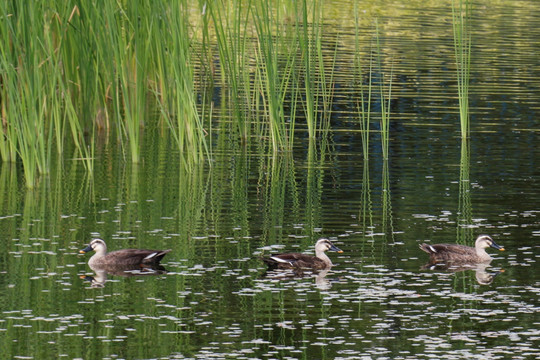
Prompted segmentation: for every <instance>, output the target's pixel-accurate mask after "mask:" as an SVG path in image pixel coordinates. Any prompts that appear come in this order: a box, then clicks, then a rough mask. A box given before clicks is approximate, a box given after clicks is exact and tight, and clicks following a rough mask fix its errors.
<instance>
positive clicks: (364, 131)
mask: <svg viewBox="0 0 540 360" xmlns="http://www.w3.org/2000/svg"><path fill="white" fill-rule="evenodd" d="M357 6H358V5H357V3H356V2H355V3H354V16H355V17H354V24H355V27H354V69H355V71H354V74H355V78H354V84H355V85H356V93H358V94H359V95H360V96H358V97H357V102H356V107H357V111H358V114H359V116H360V136H361V140H362V153H363V156H364V160H368V158H369V132H370V116H371V94H372V74H373V67H372V66H373V57H372V56H370V57H369V68H368V70H367V76H368V79H367V85H366V86H367V89H366V86H364V74H363V73H364V67H363V66H362V58H361V47H360V21H359V17H358V8H357ZM370 54H371V51H370Z"/></svg>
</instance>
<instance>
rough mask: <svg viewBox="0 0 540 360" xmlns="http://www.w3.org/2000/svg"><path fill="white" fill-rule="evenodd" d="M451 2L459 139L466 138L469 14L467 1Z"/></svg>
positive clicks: (467, 135)
mask: <svg viewBox="0 0 540 360" xmlns="http://www.w3.org/2000/svg"><path fill="white" fill-rule="evenodd" d="M457 1H458V2H459V3H458V4H457V5H456V0H452V28H453V32H454V54H455V58H456V71H457V87H458V99H459V119H460V128H461V137H462V138H468V137H469V131H470V123H469V82H470V71H471V25H470V22H471V13H472V4H471V1H469V0H457Z"/></svg>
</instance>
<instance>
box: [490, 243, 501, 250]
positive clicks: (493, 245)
mask: <svg viewBox="0 0 540 360" xmlns="http://www.w3.org/2000/svg"><path fill="white" fill-rule="evenodd" d="M490 246H491V247H492V248H495V249H497V250H500V251H504V248H503V247H502V246H500V245H497V244H496V243H495V241H492V242H491V245H490Z"/></svg>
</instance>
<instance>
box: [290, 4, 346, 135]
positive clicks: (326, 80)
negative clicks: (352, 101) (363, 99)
mask: <svg viewBox="0 0 540 360" xmlns="http://www.w3.org/2000/svg"><path fill="white" fill-rule="evenodd" d="M300 6H301V8H300V10H299V12H300V13H301V14H302V17H301V22H299V23H298V24H297V26H296V28H297V29H301V33H300V34H299V35H298V42H299V49H300V51H301V54H302V65H303V69H302V72H303V73H302V75H303V78H304V80H303V83H304V113H305V117H306V123H307V128H308V136H309V138H310V139H315V138H316V137H317V134H318V133H320V132H323V131H326V130H328V128H329V124H330V117H331V114H332V100H333V92H334V68H335V62H336V57H337V46H335V47H334V52H333V56H332V57H330V61H331V63H330V64H327V62H326V61H325V53H324V46H323V39H324V36H323V33H322V29H323V26H324V24H323V7H322V4H321V3H320V2H319V1H315V2H313V3H312V7H311V9H310V8H309V7H308V2H307V1H306V0H304V1H303V2H302V3H301V5H300ZM310 14H311V18H310ZM327 68H328V72H327Z"/></svg>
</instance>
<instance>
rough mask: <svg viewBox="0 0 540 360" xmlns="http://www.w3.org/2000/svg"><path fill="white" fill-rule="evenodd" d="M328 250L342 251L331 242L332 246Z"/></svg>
mask: <svg viewBox="0 0 540 360" xmlns="http://www.w3.org/2000/svg"><path fill="white" fill-rule="evenodd" d="M330 250H331V251H335V252H338V253H342V252H343V250H341V249H340V248H338V247H337V246H336V245H334V244H332V247H330Z"/></svg>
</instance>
